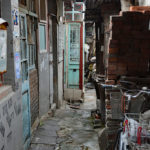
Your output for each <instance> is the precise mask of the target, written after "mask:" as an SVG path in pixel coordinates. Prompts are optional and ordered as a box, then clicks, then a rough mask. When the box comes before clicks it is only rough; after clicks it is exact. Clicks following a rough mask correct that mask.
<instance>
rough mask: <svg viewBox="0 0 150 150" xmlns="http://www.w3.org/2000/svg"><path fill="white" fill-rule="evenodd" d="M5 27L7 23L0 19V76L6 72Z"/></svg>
mask: <svg viewBox="0 0 150 150" xmlns="http://www.w3.org/2000/svg"><path fill="white" fill-rule="evenodd" d="M7 26H8V23H7V22H6V21H5V20H3V19H2V18H0V74H3V73H5V72H6V70H7Z"/></svg>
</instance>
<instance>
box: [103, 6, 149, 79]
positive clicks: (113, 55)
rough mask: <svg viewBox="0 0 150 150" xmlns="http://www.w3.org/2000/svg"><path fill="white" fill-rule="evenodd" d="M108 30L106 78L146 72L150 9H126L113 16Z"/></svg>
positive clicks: (145, 73)
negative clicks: (109, 31) (109, 33)
mask: <svg viewBox="0 0 150 150" xmlns="http://www.w3.org/2000/svg"><path fill="white" fill-rule="evenodd" d="M132 9H133V8H132ZM134 9H135V8H134ZM111 30H112V31H111V37H110V41H109V49H108V60H107V61H108V66H107V72H106V74H107V79H108V80H117V77H119V76H122V75H129V76H132V75H142V76H143V75H147V73H148V69H149V68H148V67H149V59H150V11H142V12H141V11H127V12H122V14H121V15H119V16H112V17H111Z"/></svg>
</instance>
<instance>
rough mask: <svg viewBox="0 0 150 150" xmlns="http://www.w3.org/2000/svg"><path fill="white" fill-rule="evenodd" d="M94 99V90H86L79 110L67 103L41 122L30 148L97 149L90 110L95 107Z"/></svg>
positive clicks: (49, 149)
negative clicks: (83, 101)
mask: <svg viewBox="0 0 150 150" xmlns="http://www.w3.org/2000/svg"><path fill="white" fill-rule="evenodd" d="M95 101H96V99H95V90H88V91H86V94H85V103H84V104H83V105H82V106H81V109H80V110H73V109H70V108H69V107H68V106H67V105H65V107H64V108H62V109H60V110H57V111H56V113H55V116H54V117H53V118H48V119H47V120H46V121H43V122H42V123H41V125H40V126H39V128H38V130H37V131H36V132H35V134H34V136H33V138H32V142H31V147H30V150H99V144H98V134H97V132H96V131H95V130H94V129H93V125H92V119H91V110H90V109H94V108H95V106H96V105H95Z"/></svg>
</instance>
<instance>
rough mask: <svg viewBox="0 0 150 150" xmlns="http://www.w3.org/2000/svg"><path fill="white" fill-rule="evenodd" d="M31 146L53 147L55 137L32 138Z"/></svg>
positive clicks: (39, 136) (40, 136) (41, 136)
mask: <svg viewBox="0 0 150 150" xmlns="http://www.w3.org/2000/svg"><path fill="white" fill-rule="evenodd" d="M31 143H32V144H47V145H55V144H56V137H48V136H45V135H38V136H35V137H33V139H32V142H31Z"/></svg>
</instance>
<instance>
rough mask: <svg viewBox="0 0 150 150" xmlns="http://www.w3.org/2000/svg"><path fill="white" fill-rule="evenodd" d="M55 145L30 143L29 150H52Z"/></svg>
mask: <svg viewBox="0 0 150 150" xmlns="http://www.w3.org/2000/svg"><path fill="white" fill-rule="evenodd" d="M54 149H55V146H51V145H43V144H31V148H30V150H54Z"/></svg>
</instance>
